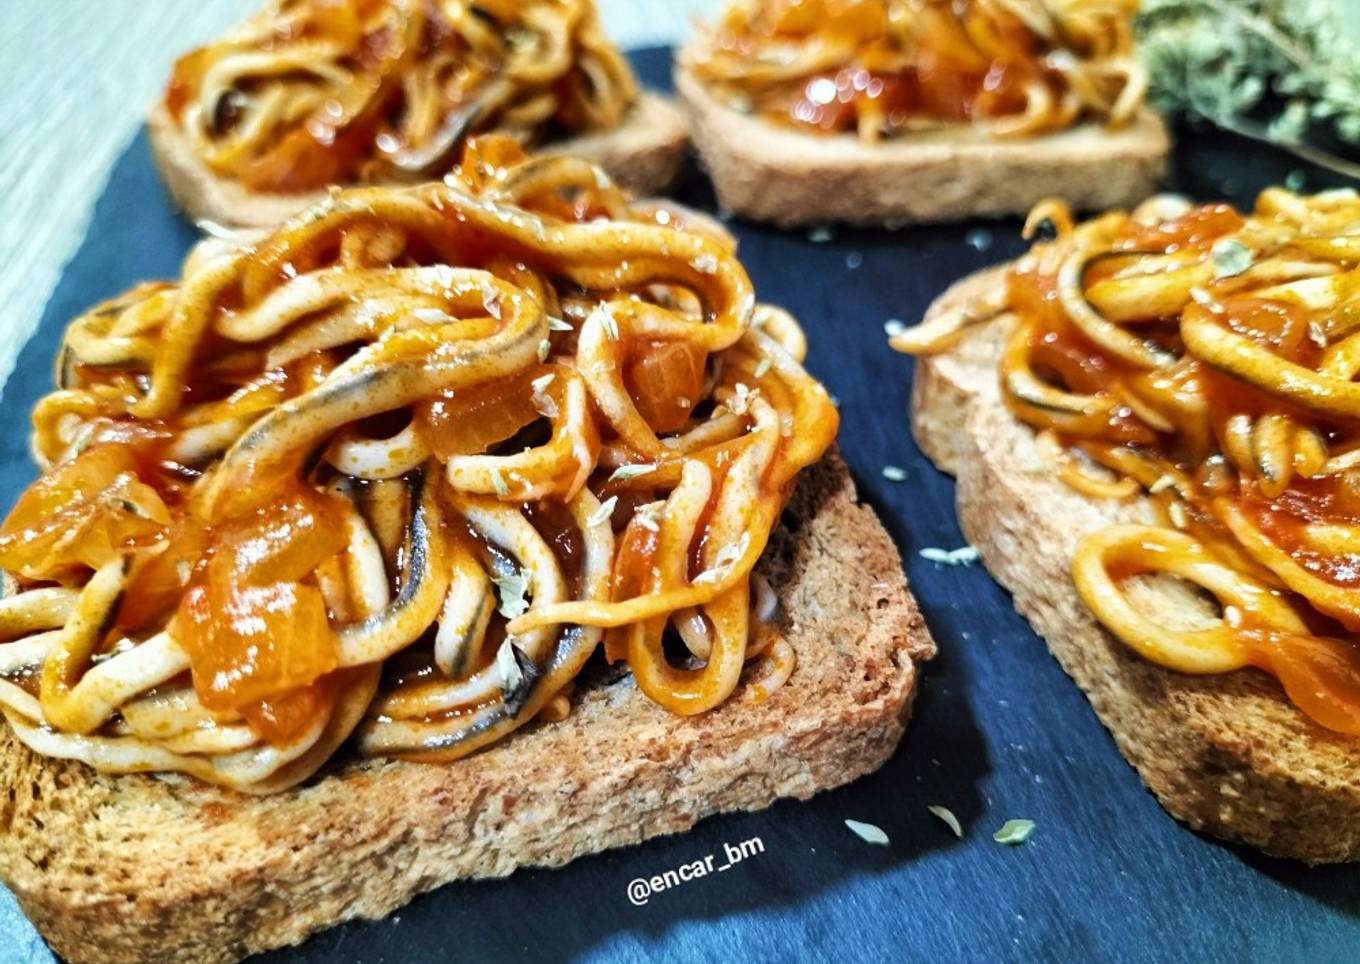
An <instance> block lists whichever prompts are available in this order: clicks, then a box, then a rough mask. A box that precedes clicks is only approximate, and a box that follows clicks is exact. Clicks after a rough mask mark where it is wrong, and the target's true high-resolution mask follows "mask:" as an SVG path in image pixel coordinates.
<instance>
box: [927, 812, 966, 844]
mask: <svg viewBox="0 0 1360 964" xmlns="http://www.w3.org/2000/svg"><path fill="white" fill-rule="evenodd" d="M926 809H927V810H929V811H930V812H931V813H933V814H935V816H937V817H939V818H940V819H941V820H943V821H944V823H945V825H946V826H947V827H949V829H950V830H952V831H954V836H956V837H958V838H959V839H960V840H962V839H963V826H962V825H961V824H960V823H959V818H958V817H956V816H954V811H953V810H950V809H949V808H948V807H942V806H940V805H939V804H938V803H932V804H931V805H930V806H928V807H926Z"/></svg>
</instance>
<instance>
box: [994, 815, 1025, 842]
mask: <svg viewBox="0 0 1360 964" xmlns="http://www.w3.org/2000/svg"><path fill="white" fill-rule="evenodd" d="M1033 835H1034V821H1033V820H1007V821H1006V822H1005V823H1003V824H1002V825H1001V829H1000V830H998V831H997V832H996V833H994V834H992V839H993V840H995V841H996V842H997V843H999V844H1009V845H1011V846H1012V847H1014V846H1018V845H1020V844H1022V843H1024V842H1025V841H1026V840H1028V839H1029V838H1030V837H1031V836H1033Z"/></svg>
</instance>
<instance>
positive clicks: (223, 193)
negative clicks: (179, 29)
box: [147, 92, 689, 227]
mask: <svg viewBox="0 0 1360 964" xmlns="http://www.w3.org/2000/svg"><path fill="white" fill-rule="evenodd" d="M147 130H148V132H149V134H150V136H151V153H152V156H153V157H154V158H155V159H156V166H157V167H158V168H159V169H160V172H161V177H162V178H163V179H164V180H165V184H166V186H167V187H168V188H169V190H170V196H171V197H172V198H174V201H175V204H176V205H177V206H178V207H179V208H180V210H182V211H183V212H184V213H185V214H187V215H188V216H189V217H190V218H192V219H193V220H195V221H212V222H214V223H216V224H221V225H224V226H227V227H270V226H273V225H276V224H279V223H280V222H282V221H285V220H287V219H288V218H289V217H291V216H292V215H294V214H296V213H297V212H299V211H301V210H303V209H304V208H306V207H308V206H309V205H311V204H314V203H316V202H317V201H318V200H320V199H321V198H323V197H325V196H326V192H325V191H324V190H322V191H307V192H302V193H298V194H266V193H261V192H258V191H252V190H250V189H249V188H246V187H243V186H241V185H240V184H237V183H236V182H235V181H231V180H229V179H227V178H224V177H221V176H219V175H217V174H215V173H214V172H213V171H211V170H209V169H208V167H207V166H206V165H205V164H204V163H203V162H202V161H201V160H199V158H198V156H197V155H196V154H195V153H194V152H193V149H192V148H191V146H190V144H189V140H188V138H187V137H185V136H184V133H183V132H182V131H181V130H180V129H179V127H178V126H177V125H176V124H175V122H174V120H173V119H172V118H171V116H170V112H169V111H167V110H166V109H165V105H164V104H157V105H156V107H155V109H154V110H152V112H151V116H150V117H149V118H147ZM688 145H689V132H688V131H687V130H686V127H685V121H684V117H683V116H682V115H681V113H680V111H679V110H678V109H677V108H676V106H675V105H674V104H673V103H671V102H670V101H669V100H667V99H665V98H664V97H659V96H657V95H656V94H651V93H646V92H644V93H642V94H641V95H640V96H639V97H638V100H637V103H635V104H634V105H633V107H632V109H631V110H629V112H628V114H627V116H625V117H624V119H623V123H621V124H620V125H619V126H618V127H616V128H614V129H612V130H608V131H598V132H594V133H590V134H582V135H580V136H578V137H573V138H569V139H567V140H562V141H555V142H552V143H549V144H544V145H541V146H539V147H538V148H536V153H538V154H547V155H558V154H571V155H574V156H576V157H581V158H584V159H585V160H588V161H591V162H593V163H595V164H598V165H599V166H600V167H602V168H604V170H605V171H606V172H607V173H608V174H609V176H610V177H612V178H613V179H614V180H615V181H616V182H617V183H618V184H620V185H621V186H623V187H625V188H627V189H629V190H631V191H633V192H635V193H637V194H644V195H645V194H655V193H658V192H661V191H663V190H665V189H666V188H667V187H669V186H670V184H671V182H673V181H674V180H675V178H676V176H677V175H678V174H679V172H680V167H681V165H682V164H683V163H684V160H685V152H686V149H687V148H688Z"/></svg>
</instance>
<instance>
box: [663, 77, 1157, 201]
mask: <svg viewBox="0 0 1360 964" xmlns="http://www.w3.org/2000/svg"><path fill="white" fill-rule="evenodd" d="M685 63H686V54H684V53H682V54H681V55H680V57H679V58H677V60H676V65H677V66H676V69H675V86H676V90H677V92H678V93H679V98H680V105H681V107H682V108H683V110H684V111H685V114H686V116H687V117H688V118H689V125H690V133H691V137H692V138H693V140H694V146H695V147H696V148H697V149H698V151H699V155H700V157H701V158H702V159H703V162H704V165H705V166H706V167H707V168H708V171H709V174H710V176H711V177H712V178H713V184H714V186H715V187H716V189H717V192H718V200H719V201H720V202H721V203H722V205H723V207H725V208H727V209H728V210H730V211H734V212H736V213H737V214H741V215H744V216H745V217H749V218H752V219H754V220H757V221H771V222H773V223H775V224H778V225H781V226H785V227H790V226H794V225H800V224H809V223H816V222H826V221H847V222H851V223H856V224H911V223H920V222H939V221H957V220H961V219H963V218H968V217H975V216H992V215H1006V214H1024V213H1026V212H1027V211H1029V209H1030V208H1031V207H1033V206H1034V204H1035V203H1036V202H1038V201H1040V200H1042V199H1044V198H1046V197H1059V198H1063V199H1064V200H1066V201H1067V202H1068V203H1069V204H1071V205H1072V206H1073V207H1075V208H1077V209H1080V210H1094V209H1104V208H1110V207H1123V206H1128V205H1131V204H1133V203H1136V202H1138V201H1141V200H1142V199H1143V198H1145V197H1146V196H1148V195H1149V194H1151V193H1152V192H1153V191H1154V190H1155V189H1156V186H1157V182H1158V180H1159V179H1160V178H1161V176H1162V173H1163V171H1164V169H1165V166H1166V155H1167V152H1168V151H1169V150H1170V146H1171V142H1170V139H1169V138H1168V136H1167V133H1166V127H1165V126H1164V125H1163V124H1162V121H1161V119H1160V118H1158V117H1157V116H1156V115H1155V114H1153V113H1152V112H1151V111H1149V110H1143V111H1142V112H1140V113H1139V114H1138V116H1137V117H1135V118H1134V120H1133V121H1132V122H1131V123H1130V124H1129V125H1128V126H1127V127H1125V128H1123V129H1121V130H1118V131H1107V130H1105V128H1103V127H1101V126H1098V125H1095V124H1083V125H1080V126H1078V127H1075V128H1072V129H1070V130H1066V131H1062V132H1059V133H1056V134H1050V135H1046V136H1043V137H1035V138H1027V139H1024V140H1014V141H1000V140H996V139H994V138H988V137H986V136H984V135H982V134H981V133H980V132H978V131H977V130H976V129H974V128H972V127H960V128H957V129H950V130H948V131H941V132H932V133H929V134H920V135H915V136H912V137H910V138H905V137H904V138H900V139H895V140H890V141H886V142H884V143H881V144H878V145H874V146H872V147H870V146H865V145H863V144H861V143H860V142H859V140H858V139H857V138H855V137H854V136H853V135H850V134H846V135H841V136H836V137H821V136H816V135H812V134H805V133H802V132H801V131H797V130H793V129H785V128H780V127H776V126H775V125H772V124H769V123H766V122H764V121H762V120H760V119H759V118H756V117H752V116H750V115H747V114H743V113H740V112H738V111H736V110H733V109H732V108H730V107H727V106H726V105H724V104H722V103H720V102H719V101H718V100H717V99H715V98H714V97H713V95H712V94H711V93H710V92H709V91H708V89H707V88H706V87H705V86H704V84H703V83H702V82H701V81H700V80H699V79H698V78H697V77H695V75H694V74H693V73H692V72H691V71H690V70H689V69H688V68H686V67H685Z"/></svg>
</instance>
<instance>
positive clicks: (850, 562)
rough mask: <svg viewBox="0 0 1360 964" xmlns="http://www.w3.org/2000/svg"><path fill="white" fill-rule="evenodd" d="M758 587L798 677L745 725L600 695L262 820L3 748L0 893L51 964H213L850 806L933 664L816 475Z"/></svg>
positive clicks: (837, 472)
mask: <svg viewBox="0 0 1360 964" xmlns="http://www.w3.org/2000/svg"><path fill="white" fill-rule="evenodd" d="M761 567H762V571H763V572H764V573H765V575H766V576H767V578H768V579H769V580H770V583H771V585H772V586H773V588H774V589H775V591H776V593H777V594H778V595H779V598H780V600H781V602H782V604H783V609H784V617H783V618H784V627H783V628H784V632H785V635H786V638H787V639H788V640H789V641H790V643H792V645H793V647H794V649H795V650H796V652H797V654H798V664H797V668H796V669H795V671H794V673H793V675H792V677H791V678H790V679H789V681H788V682H787V683H786V684H785V685H784V686H783V687H781V688H780V689H778V690H776V691H775V692H774V694H773V695H772V696H771V697H770V698H769V699H768V700H766V701H765V702H763V703H756V702H753V701H752V700H751V699H750V697H749V695H748V691H747V683H746V682H743V684H742V685H741V687H739V689H738V691H737V692H736V693H735V694H733V697H732V698H731V699H730V700H729V701H728V702H726V703H725V704H723V705H722V706H720V707H719V708H717V709H715V710H713V711H712V712H710V713H707V714H704V715H701V716H697V717H689V718H685V717H679V716H674V715H672V714H671V713H669V712H668V711H666V710H664V709H662V708H661V707H659V706H657V705H656V704H654V703H652V702H651V701H650V700H648V699H647V698H646V697H645V696H644V695H643V694H642V693H641V692H640V691H639V690H638V689H637V688H636V686H635V685H634V684H633V681H632V677H631V676H628V675H626V674H619V673H612V674H602V675H600V677H599V678H597V679H595V680H593V681H591V682H589V683H585V681H582V682H583V683H585V685H583V686H581V687H580V688H578V690H577V695H576V697H575V698H574V700H573V703H574V704H575V705H574V706H573V709H572V713H571V715H570V716H569V717H568V718H567V719H566V720H565V721H563V722H561V723H550V724H533V725H531V726H529V727H527V728H525V729H523V730H521V731H519V732H518V733H516V734H514V735H513V736H511V737H509V738H508V739H506V740H505V741H504V742H502V743H499V744H496V745H495V746H493V747H491V748H490V749H488V750H485V751H482V752H481V753H478V754H475V755H473V756H470V757H468V758H466V759H463V760H460V761H457V762H455V763H453V764H449V765H421V764H414V763H403V762H400V761H395V760H370V761H360V760H355V759H349V760H348V761H347V762H340V763H336V764H333V765H332V766H330V767H328V769H326V770H323V775H322V776H321V777H320V778H318V779H315V780H313V781H310V782H309V783H307V784H305V785H304V786H302V787H301V788H298V789H296V790H293V791H289V792H287V793H284V794H281V795H278V796H272V797H251V796H244V795H240V794H235V793H232V792H230V791H226V790H221V789H218V788H215V787H210V786H208V785H205V784H200V783H196V782H194V781H189V780H184V779H174V780H167V779H161V778H156V777H151V776H109V775H104V774H98V773H95V772H94V771H92V770H89V769H87V768H85V767H83V766H81V765H80V764H76V763H69V762H62V761H55V760H51V759H45V758H43V757H39V756H36V755H34V754H33V753H31V752H30V751H29V750H27V749H26V748H25V747H23V746H22V745H21V744H20V743H18V742H17V741H16V740H15V739H14V737H13V736H12V734H11V733H10V731H9V730H8V728H7V727H0V774H3V779H4V784H5V786H7V787H9V788H10V795H9V796H8V797H6V796H4V795H0V827H3V831H4V832H3V835H2V836H0V876H3V878H4V881H5V883H7V884H8V885H9V886H10V887H11V888H12V889H13V891H14V893H15V895H16V896H17V897H18V899H19V903H20V905H21V906H22V907H23V909H24V912H25V913H26V914H28V916H29V917H30V919H32V920H33V922H34V923H35V924H37V926H38V929H39V930H40V931H42V933H43V935H44V936H45V937H46V938H47V939H48V941H49V942H50V943H51V944H52V946H53V947H54V948H55V949H56V950H57V952H58V953H60V954H61V955H62V956H63V957H65V958H68V959H69V960H72V961H75V962H81V961H96V960H97V961H111V962H115V961H135V960H153V959H154V960H158V961H212V962H217V961H232V960H236V959H238V958H241V957H243V956H245V955H246V954H249V953H253V952H256V951H261V950H264V949H267V948H271V947H278V946H281V945H285V944H292V943H296V942H298V941H301V940H303V939H304V938H305V937H307V935H308V934H311V933H312V932H314V931H316V930H319V929H321V928H324V927H328V926H331V925H333V924H336V923H339V922H340V921H344V920H349V919H352V918H360V917H365V918H377V917H382V916H383V915H385V914H388V913H389V912H391V911H392V910H393V909H395V908H397V907H399V906H400V905H402V904H404V903H406V902H407V901H409V900H410V899H411V898H412V897H414V896H415V895H416V894H419V893H421V892H422V891H426V890H430V889H432V888H434V887H437V886H439V885H440V884H443V883H446V882H448V881H452V880H457V879H460V878H468V877H498V876H504V875H506V874H509V873H510V872H511V871H513V870H514V869H515V868H517V867H521V866H531V865H536V866H554V865H558V864H564V863H566V862H567V861H570V860H572V859H574V858H576V857H579V856H582V855H583V854H589V853H594V852H596V851H600V850H604V849H607V848H609V847H618V846H623V845H626V844H634V843H637V842H639V841H641V840H645V839H646V838H648V837H654V836H657V835H658V834H664V833H674V832H676V831H680V830H685V829H688V828H689V827H691V826H693V825H694V823H695V822H697V821H699V820H701V819H703V818H704V817H707V816H709V815H711V814H715V813H721V812H724V811H732V810H756V809H760V808H763V807H766V806H768V805H769V804H770V803H771V802H772V801H773V800H774V799H775V798H776V797H798V798H804V799H805V798H807V797H810V796H811V795H812V794H814V793H816V792H817V791H819V790H823V789H826V788H828V787H834V786H838V785H840V784H843V783H847V782H849V781H851V780H854V779H855V778H856V777H859V776H861V775H863V774H865V773H868V772H870V771H872V770H874V769H876V768H877V767H878V766H880V765H881V764H882V763H883V762H884V761H885V760H886V759H887V758H888V757H889V756H890V755H891V754H892V752H893V749H894V748H895V747H896V746H897V743H898V740H899V739H900V737H901V735H902V732H903V728H904V727H905V725H906V721H907V718H908V716H909V714H910V712H911V705H912V700H913V698H914V696H915V692H916V681H917V672H918V665H917V664H918V663H920V662H921V661H923V660H926V659H929V658H930V657H931V656H932V655H933V654H934V648H935V647H934V644H933V643H932V641H931V638H930V634H929V632H928V630H927V629H926V626H925V623H924V622H923V620H922V618H921V614H920V611H919V610H918V609H917V607H916V603H915V601H914V600H913V599H912V597H911V595H910V594H909V592H908V589H907V584H906V577H905V576H904V574H903V572H902V563H901V560H900V558H899V557H898V554H897V551H896V549H895V548H894V546H893V543H892V541H891V540H890V539H889V537H888V535H887V533H886V532H885V531H884V530H883V527H882V525H881V524H880V523H879V521H878V519H877V518H876V517H875V516H874V514H873V512H872V511H871V510H870V509H868V508H867V507H865V506H863V505H861V504H859V502H858V501H857V499H856V496H855V489H854V484H853V482H851V480H850V476H849V473H848V472H847V471H846V468H845V464H844V463H843V462H842V461H841V459H840V457H839V456H838V455H836V454H835V453H834V452H833V453H832V454H830V455H828V456H827V458H826V459H824V460H823V461H822V462H821V463H820V464H819V465H817V466H815V467H813V468H811V469H809V470H807V472H805V473H804V475H803V477H802V478H801V479H800V481H799V484H798V488H797V491H796V493H795V495H794V497H793V499H792V501H791V502H790V504H789V507H788V509H787V511H786V513H785V516H784V523H783V525H781V526H780V527H779V528H778V529H777V530H776V531H775V534H774V536H773V538H772V539H771V542H770V545H769V548H768V549H767V550H766V554H765V557H764V559H763V561H762V563H761ZM850 586H853V587H857V588H856V589H855V591H854V592H848V591H847V588H846V587H850Z"/></svg>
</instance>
